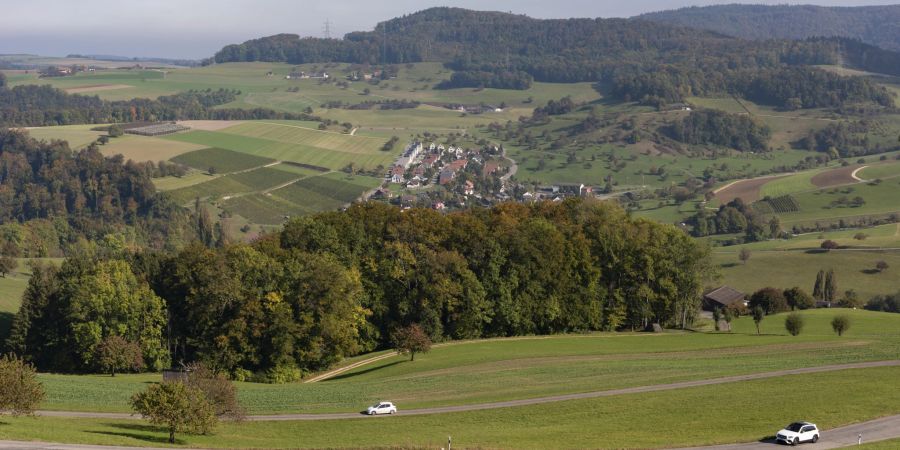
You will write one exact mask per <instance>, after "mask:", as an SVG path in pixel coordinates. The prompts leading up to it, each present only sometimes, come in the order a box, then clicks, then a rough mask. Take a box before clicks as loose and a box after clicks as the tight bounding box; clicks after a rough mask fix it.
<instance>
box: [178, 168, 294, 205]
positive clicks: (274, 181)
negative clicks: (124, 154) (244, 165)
mask: <svg viewBox="0 0 900 450" xmlns="http://www.w3.org/2000/svg"><path fill="white" fill-rule="evenodd" d="M302 177H303V175H299V174H296V173H292V172H287V171H283V170H278V169H276V168H270V167H263V168H260V169H255V170H251V171H249V172H240V173H235V174H231V175H225V176H222V177H218V178H214V179H212V180H210V181H207V182H204V183H200V184H195V185H193V186H188V187H185V188H181V189H175V190H173V191H170V192H169V195H171V196H172V198H174V199H175V201H177V202H178V203H180V204H184V203H187V202H189V201H191V200H194V199H196V198H220V197H228V196H234V195H239V194H246V193H254V192H261V191H265V190H267V189H272V188H275V187H278V186H281V185H283V184H285V183H290V182H291V181H295V180H298V179H300V178H302Z"/></svg>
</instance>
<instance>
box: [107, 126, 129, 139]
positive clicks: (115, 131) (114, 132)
mask: <svg viewBox="0 0 900 450" xmlns="http://www.w3.org/2000/svg"><path fill="white" fill-rule="evenodd" d="M107 134H109V137H114V138H116V137H120V136H122V135H123V134H125V131H124V130H122V127H120V126H119V125H111V126H110V127H109V132H108V133H107Z"/></svg>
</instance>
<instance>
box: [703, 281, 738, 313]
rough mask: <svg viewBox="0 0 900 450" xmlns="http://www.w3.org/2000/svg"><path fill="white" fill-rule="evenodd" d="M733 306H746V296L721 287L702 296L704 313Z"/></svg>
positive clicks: (726, 287) (734, 290)
mask: <svg viewBox="0 0 900 450" xmlns="http://www.w3.org/2000/svg"><path fill="white" fill-rule="evenodd" d="M735 304H737V305H743V306H747V295H746V294H744V293H743V292H741V291H738V290H736V289H732V288H730V287H728V286H722V287H720V288H718V289H714V290H712V291H709V292H707V293H706V294H704V295H703V309H705V310H706V311H712V310H715V309H717V308H727V307H729V306H731V305H735Z"/></svg>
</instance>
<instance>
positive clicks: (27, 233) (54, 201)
mask: <svg viewBox="0 0 900 450" xmlns="http://www.w3.org/2000/svg"><path fill="white" fill-rule="evenodd" d="M151 166H153V165H152V164H151V165H149V166H148V165H146V164H139V163H134V162H132V161H128V162H127V163H126V162H125V161H124V160H123V158H122V157H121V156H114V157H105V156H103V155H102V154H101V153H100V151H99V150H98V148H97V147H96V146H95V145H91V146H88V147H87V148H85V149H83V150H79V151H72V150H71V149H69V147H68V144H67V143H66V142H64V141H52V142H44V141H37V140H35V139H32V138H31V137H29V136H28V134H27V133H26V132H24V131H18V130H9V129H5V128H2V129H0V246H2V248H4V249H5V250H4V253H11V254H9V255H8V256H15V257H18V256H31V257H34V256H49V255H51V254H56V255H58V254H59V253H58V252H59V251H61V250H63V249H65V248H67V247H68V246H71V245H73V244H75V243H76V242H77V240H78V239H79V238H81V237H86V238H95V239H99V238H101V237H103V236H105V235H107V234H110V233H120V232H123V231H124V230H126V229H127V230H129V231H128V233H127V234H129V235H131V236H133V237H134V239H135V240H137V241H139V242H144V243H148V244H152V245H155V246H165V245H168V244H177V243H178V242H181V241H182V240H183V239H185V238H187V237H188V236H189V234H190V232H189V229H188V220H187V214H186V213H185V212H184V211H183V210H182V209H181V208H180V207H179V206H178V205H176V204H174V202H172V201H170V200H168V199H167V198H165V197H162V196H159V195H157V192H156V190H155V188H154V186H153V183H152V182H151V179H150V178H151V175H152V174H153V172H154V171H155V170H158V169H157V168H155V167H151Z"/></svg>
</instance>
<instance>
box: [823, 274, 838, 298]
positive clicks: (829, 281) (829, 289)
mask: <svg viewBox="0 0 900 450" xmlns="http://www.w3.org/2000/svg"><path fill="white" fill-rule="evenodd" d="M837 292H838V287H837V277H836V276H835V274H834V269H828V273H826V274H825V286H824V287H823V288H822V298H823V299H824V300H825V301H826V302H834V301H836V300H837Z"/></svg>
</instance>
